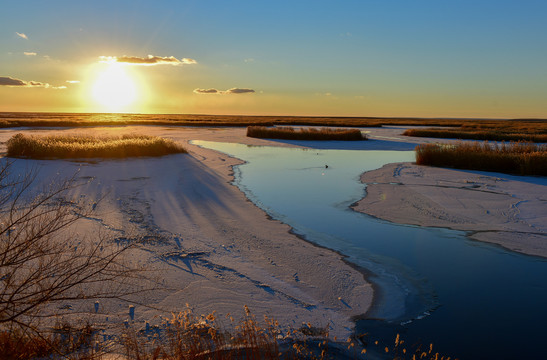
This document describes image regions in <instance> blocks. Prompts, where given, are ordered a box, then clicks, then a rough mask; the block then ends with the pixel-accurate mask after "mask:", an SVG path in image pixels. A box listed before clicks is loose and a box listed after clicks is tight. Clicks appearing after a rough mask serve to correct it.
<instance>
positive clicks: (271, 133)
mask: <svg viewBox="0 0 547 360" xmlns="http://www.w3.org/2000/svg"><path fill="white" fill-rule="evenodd" d="M247 136H248V137H254V138H266V139H285V140H342V141H355V140H366V139H367V137H366V135H364V134H363V133H362V132H361V131H360V130H359V129H330V128H321V129H315V128H307V129H306V128H301V129H295V128H292V127H271V128H268V127H265V126H249V127H248V128H247Z"/></svg>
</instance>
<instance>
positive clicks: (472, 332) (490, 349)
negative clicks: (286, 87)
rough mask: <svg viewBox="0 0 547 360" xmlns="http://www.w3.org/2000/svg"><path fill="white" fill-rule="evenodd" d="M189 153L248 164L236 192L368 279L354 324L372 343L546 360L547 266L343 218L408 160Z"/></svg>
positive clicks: (368, 154)
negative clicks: (379, 173) (365, 301)
mask: <svg viewBox="0 0 547 360" xmlns="http://www.w3.org/2000/svg"><path fill="white" fill-rule="evenodd" d="M194 143H195V144H197V145H200V146H204V147H207V148H210V149H214V150H218V151H222V152H224V153H227V154H229V155H232V156H235V157H237V158H240V159H242V160H245V161H246V163H245V164H243V165H240V166H237V167H235V169H234V171H235V184H236V185H237V186H238V187H239V188H240V189H241V190H242V191H244V192H245V194H246V195H247V196H248V197H249V198H250V199H251V200H252V201H253V202H254V203H255V204H257V205H258V206H259V207H261V208H262V209H264V210H265V211H266V212H267V213H269V214H270V215H271V216H272V217H273V218H275V219H278V220H281V221H283V222H284V223H286V224H288V225H290V226H291V227H292V228H293V229H294V231H295V232H296V233H298V234H300V235H302V236H304V237H305V238H306V239H307V240H309V241H312V242H314V243H317V244H319V245H321V246H325V247H328V248H331V249H334V250H336V251H339V252H341V253H342V254H344V255H346V256H347V258H348V260H349V261H351V262H352V263H354V264H357V265H358V266H360V267H362V268H364V269H366V270H367V271H370V272H371V273H372V274H373V275H372V276H370V278H369V280H370V281H372V282H373V283H374V284H375V285H377V288H378V291H377V292H376V294H375V295H376V299H375V300H376V301H375V306H374V308H373V309H372V310H371V311H370V312H369V313H368V314H367V317H368V318H369V319H368V320H363V321H359V322H358V324H357V332H358V333H369V335H368V336H367V338H368V339H369V340H372V341H374V340H375V338H380V339H381V341H383V342H384V343H385V344H386V345H391V343H392V342H393V339H394V337H395V335H396V334H397V333H400V334H401V336H402V337H403V339H405V340H406V342H407V344H419V343H421V344H424V345H425V346H427V347H429V343H433V344H434V348H435V349H436V350H437V351H439V352H441V353H442V354H447V355H452V356H458V357H460V358H463V359H481V358H484V359H493V358H496V359H515V358H541V357H542V356H543V355H544V354H545V352H544V349H543V348H542V345H541V344H542V343H543V340H544V337H545V335H546V334H547V332H546V331H545V330H544V324H545V323H546V321H547V309H546V306H545V304H547V284H546V282H547V281H546V280H545V279H547V262H546V261H545V260H544V259H540V258H535V257H531V256H525V255H520V254H516V253H512V252H508V251H506V250H504V249H501V248H499V247H497V246H494V245H490V244H483V243H479V242H475V241H471V240H469V239H467V238H466V237H465V234H464V233H463V232H459V231H453V230H446V229H437V228H423V227H416V226H406V225H398V224H393V223H389V222H386V221H382V220H379V219H375V218H373V217H370V216H367V215H364V214H361V213H357V212H354V211H352V210H351V209H350V208H349V206H350V205H351V204H352V203H354V202H355V201H357V200H359V199H360V198H362V197H363V196H364V195H365V191H366V190H365V186H364V185H363V184H361V183H360V182H359V175H360V174H361V173H362V172H364V171H368V170H373V169H377V168H380V167H381V166H383V165H384V164H387V163H392V162H402V161H413V160H414V153H413V152H412V151H355V150H353V151H351V150H316V149H294V148H281V147H257V146H247V145H241V144H229V143H214V142H206V141H195V142H194ZM327 166H328V167H327ZM387 196H389V194H387ZM371 319H379V320H371Z"/></svg>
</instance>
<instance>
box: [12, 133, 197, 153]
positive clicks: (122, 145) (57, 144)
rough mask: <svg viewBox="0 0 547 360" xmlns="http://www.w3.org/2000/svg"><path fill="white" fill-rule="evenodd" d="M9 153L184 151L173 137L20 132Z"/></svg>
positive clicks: (13, 140) (14, 139) (13, 138)
mask: <svg viewBox="0 0 547 360" xmlns="http://www.w3.org/2000/svg"><path fill="white" fill-rule="evenodd" d="M7 146H8V152H7V155H8V156H9V157H24V158H32V159H73V158H127V157H136V156H163V155H168V154H175V153H185V152H186V150H185V149H184V148H183V147H182V146H180V145H179V144H177V143H175V142H174V141H173V140H170V139H164V138H161V137H158V136H148V135H121V136H102V137H98V136H66V135H65V136H62V135H52V136H34V135H24V134H21V133H19V134H17V135H14V136H12V137H11V139H9V140H8V142H7Z"/></svg>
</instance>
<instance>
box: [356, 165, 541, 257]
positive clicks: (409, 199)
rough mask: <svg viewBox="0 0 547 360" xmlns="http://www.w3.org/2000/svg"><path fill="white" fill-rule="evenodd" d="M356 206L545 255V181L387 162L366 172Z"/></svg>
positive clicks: (388, 217) (399, 220) (390, 217)
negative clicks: (362, 193)
mask: <svg viewBox="0 0 547 360" xmlns="http://www.w3.org/2000/svg"><path fill="white" fill-rule="evenodd" d="M361 181H362V182H363V183H366V184H367V189H366V192H367V195H366V197H365V198H364V199H362V200H361V201H359V202H358V203H357V204H356V206H354V209H355V210H357V211H361V212H364V213H366V214H369V215H373V216H376V217H379V218H382V219H385V220H389V221H393V222H397V223H403V224H412V225H420V226H434V227H446V228H451V229H457V230H465V231H469V232H470V233H469V237H470V238H472V239H475V240H479V241H485V242H490V243H494V244H498V245H501V246H503V247H505V248H507V249H510V250H513V251H518V252H522V253H525V254H529V255H537V256H542V257H547V179H545V178H541V177H526V176H522V177H520V176H510V175H504V174H499V173H487V172H477V171H460V170H453V169H444V168H433V167H426V166H418V165H415V164H411V163H401V164H388V165H386V166H384V167H383V168H381V169H378V170H375V171H370V172H366V173H364V174H363V175H362V176H361Z"/></svg>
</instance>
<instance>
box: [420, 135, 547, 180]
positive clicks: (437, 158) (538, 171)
mask: <svg viewBox="0 0 547 360" xmlns="http://www.w3.org/2000/svg"><path fill="white" fill-rule="evenodd" d="M416 163H417V164H418V165H430V166H439V167H453V168H457V169H469V170H483V171H495V172H503V173H509V174H518V175H541V176H546V175H547V146H546V145H539V144H531V143H523V142H517V143H509V144H507V143H502V144H495V143H488V142H483V143H459V144H456V145H446V144H444V145H443V144H424V145H418V146H417V147H416Z"/></svg>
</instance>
